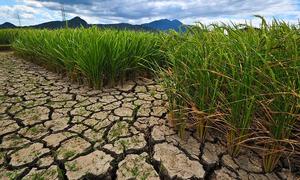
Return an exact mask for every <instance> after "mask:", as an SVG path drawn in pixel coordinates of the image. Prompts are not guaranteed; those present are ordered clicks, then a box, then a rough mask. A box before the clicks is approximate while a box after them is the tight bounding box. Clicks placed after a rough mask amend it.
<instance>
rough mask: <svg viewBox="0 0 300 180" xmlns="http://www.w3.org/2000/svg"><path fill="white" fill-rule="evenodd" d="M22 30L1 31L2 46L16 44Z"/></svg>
mask: <svg viewBox="0 0 300 180" xmlns="http://www.w3.org/2000/svg"><path fill="white" fill-rule="evenodd" d="M20 31H21V30H16V29H1V30H0V45H8V44H11V43H12V42H14V40H15V39H16V38H17V36H18V34H19V32H20Z"/></svg>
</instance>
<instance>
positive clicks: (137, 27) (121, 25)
mask: <svg viewBox="0 0 300 180" xmlns="http://www.w3.org/2000/svg"><path fill="white" fill-rule="evenodd" d="M94 25H95V26H98V27H100V28H116V29H131V30H152V29H151V28H147V27H143V26H141V25H133V24H128V23H118V24H94Z"/></svg>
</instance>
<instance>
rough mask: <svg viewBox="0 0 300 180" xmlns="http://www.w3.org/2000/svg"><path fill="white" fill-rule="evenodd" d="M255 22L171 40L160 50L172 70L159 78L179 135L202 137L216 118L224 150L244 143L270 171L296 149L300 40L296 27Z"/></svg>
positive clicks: (192, 31) (194, 32)
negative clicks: (260, 152)
mask: <svg viewBox="0 0 300 180" xmlns="http://www.w3.org/2000/svg"><path fill="white" fill-rule="evenodd" d="M260 18H261V17H260ZM261 20H262V23H261V26H260V28H254V27H253V26H252V25H251V24H242V25H241V24H230V25H225V24H221V25H217V24H212V25H209V26H205V25H203V24H199V25H198V26H195V27H192V28H190V29H189V30H188V32H187V33H186V34H179V33H175V32H173V33H172V34H169V35H168V36H167V38H165V39H164V40H165V41H167V42H169V43H166V42H165V43H163V44H166V45H165V46H166V47H163V51H164V52H165V54H166V56H167V57H168V59H169V63H170V66H169V67H167V68H161V70H160V71H159V72H158V74H160V75H161V76H162V79H163V84H164V86H165V88H166V92H167V94H168V97H169V101H170V102H169V104H170V111H171V112H173V113H172V114H171V116H170V117H172V118H173V120H174V123H175V126H176V127H177V128H178V130H179V133H181V134H182V132H184V129H185V128H189V127H193V128H195V129H196V130H197V132H198V134H199V136H200V138H202V139H203V138H204V137H205V131H206V129H207V128H208V127H209V128H217V127H216V126H215V124H214V123H212V122H216V121H217V119H219V120H221V121H223V126H224V127H225V129H227V130H226V139H227V146H228V152H229V153H230V154H231V155H232V156H237V155H238V154H239V151H240V147H241V146H244V145H245V146H248V147H249V146H251V147H255V148H258V149H260V150H261V149H263V152H264V153H265V154H264V155H263V159H264V160H263V166H264V169H265V171H266V172H270V171H272V170H273V169H274V168H275V167H276V164H277V163H278V160H279V158H280V157H282V156H283V155H284V154H285V152H287V150H288V149H292V148H293V143H294V145H296V144H297V142H298V143H299V139H296V140H294V139H292V136H291V132H292V131H293V130H295V127H296V124H297V120H299V100H300V96H299V92H300V89H299V88H300V87H299V80H300V76H299V75H300V67H299V65H300V64H299V63H300V59H299V47H300V46H299V44H300V34H299V25H289V24H287V23H285V22H281V21H277V20H274V21H273V22H272V24H267V23H266V21H265V20H264V19H263V18H261ZM224 32H226V33H224ZM168 44H169V46H168ZM212 117H213V118H212ZM208 122H210V123H208ZM296 138H298V137H296ZM250 140H251V143H253V142H254V144H250V145H249V144H247V143H250ZM274 142H275V143H274ZM256 146H257V147H256ZM266 152H268V153H266ZM298 153H299V152H298Z"/></svg>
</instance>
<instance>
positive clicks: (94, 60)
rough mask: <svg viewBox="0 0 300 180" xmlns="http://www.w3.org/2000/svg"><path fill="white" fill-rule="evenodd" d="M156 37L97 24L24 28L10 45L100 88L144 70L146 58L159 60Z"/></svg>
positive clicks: (35, 59)
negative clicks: (58, 27) (48, 28)
mask: <svg viewBox="0 0 300 180" xmlns="http://www.w3.org/2000/svg"><path fill="white" fill-rule="evenodd" d="M158 40H159V34H154V33H149V32H134V31H118V30H110V29H105V30H101V29H98V28H96V27H93V28H89V29H84V28H79V29H60V30H53V31H50V30H26V32H24V33H22V35H20V37H19V38H18V39H17V40H16V41H15V43H14V45H13V47H14V48H15V49H16V51H17V52H18V53H20V54H22V55H25V56H30V57H34V58H33V59H34V60H33V61H34V62H36V63H39V64H43V65H46V66H47V67H48V68H50V69H53V70H55V71H59V72H66V73H67V74H68V75H69V76H70V78H71V79H73V80H77V81H80V82H82V81H84V82H87V83H88V84H89V85H90V86H92V87H95V88H101V87H103V86H104V85H115V84H116V83H119V82H122V81H124V80H126V79H128V78H132V77H134V76H135V75H137V74H139V73H142V72H146V68H145V67H147V66H148V65H147V62H149V61H157V62H159V61H161V57H160V52H159V43H158Z"/></svg>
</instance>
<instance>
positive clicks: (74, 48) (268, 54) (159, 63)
mask: <svg viewBox="0 0 300 180" xmlns="http://www.w3.org/2000/svg"><path fill="white" fill-rule="evenodd" d="M299 26H300V24H298V25H291V24H287V23H285V22H283V21H277V20H273V22H272V23H270V24H267V23H266V22H265V20H264V19H262V22H261V26H260V28H255V27H253V26H251V25H239V24H231V25H225V24H222V25H217V24H212V25H203V24H198V25H197V26H193V27H190V28H189V30H188V31H187V32H184V33H179V32H166V33H153V32H141V31H139V32H135V31H127V30H122V31H121V30H112V29H98V28H89V29H83V28H82V29H81V28H80V29H60V30H34V29H24V30H15V29H14V30H0V44H12V47H13V49H14V51H15V53H16V54H17V55H19V56H21V57H23V58H25V59H27V60H29V61H31V62H33V63H36V64H38V65H41V66H43V67H46V68H47V69H49V70H50V71H54V72H57V73H60V74H64V75H65V76H67V77H68V78H69V79H71V80H72V81H74V82H79V83H81V84H84V85H86V86H89V87H92V88H94V89H102V88H103V87H115V86H116V85H118V84H122V83H123V82H125V81H128V80H132V79H136V78H137V77H141V76H142V77H155V78H156V79H157V81H158V82H159V83H160V84H161V85H162V86H163V87H164V89H165V92H166V94H167V97H168V115H167V117H168V123H169V125H170V126H172V127H173V128H174V129H175V130H176V132H178V134H179V136H180V137H182V138H183V139H184V137H185V136H186V130H187V129H188V130H190V131H192V132H195V133H196V134H197V137H198V138H199V139H200V140H201V141H202V142H205V139H206V138H207V132H208V131H215V132H217V133H219V134H221V136H222V137H223V140H224V143H225V144H226V146H227V151H228V153H229V154H230V155H231V156H232V157H233V158H235V157H238V156H239V154H240V152H241V151H242V150H243V149H251V150H253V151H255V152H258V154H260V155H261V157H262V161H261V162H260V163H261V164H262V166H263V170H264V172H265V173H270V172H273V171H276V168H277V167H278V166H279V165H280V163H281V162H283V161H286V162H288V163H289V164H290V165H291V167H294V170H295V168H296V167H298V168H299V167H300V28H299ZM296 169H297V168H296ZM298 170H299V169H298Z"/></svg>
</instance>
